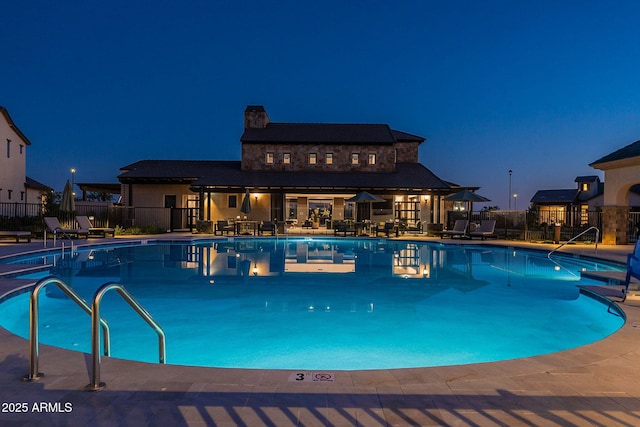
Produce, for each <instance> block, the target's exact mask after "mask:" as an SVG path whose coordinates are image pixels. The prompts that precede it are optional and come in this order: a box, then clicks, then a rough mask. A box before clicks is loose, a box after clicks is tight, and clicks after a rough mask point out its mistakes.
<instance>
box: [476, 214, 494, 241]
mask: <svg viewBox="0 0 640 427" xmlns="http://www.w3.org/2000/svg"><path fill="white" fill-rule="evenodd" d="M495 230H496V220H495V219H488V220H484V221H482V222H481V223H480V228H479V229H478V230H475V231H472V232H470V233H469V237H471V238H472V239H473V238H474V237H480V238H481V239H482V240H484V239H488V238H494V239H496V238H498V236H497V235H496V233H495Z"/></svg>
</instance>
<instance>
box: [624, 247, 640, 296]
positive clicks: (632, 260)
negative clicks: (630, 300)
mask: <svg viewBox="0 0 640 427" xmlns="http://www.w3.org/2000/svg"><path fill="white" fill-rule="evenodd" d="M632 277H633V278H635V279H640V240H636V245H635V246H634V248H633V252H632V253H630V254H628V255H627V276H626V277H625V280H624V297H623V299H622V301H624V300H625V299H627V293H628V292H629V282H631V278H632Z"/></svg>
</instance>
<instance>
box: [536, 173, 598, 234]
mask: <svg viewBox="0 0 640 427" xmlns="http://www.w3.org/2000/svg"><path fill="white" fill-rule="evenodd" d="M575 183H576V188H568V189H557V190H539V191H537V192H536V194H534V196H533V197H532V198H531V204H532V207H533V208H534V209H535V211H536V212H537V213H538V222H540V223H543V222H544V223H548V224H552V223H562V224H567V225H571V226H574V225H576V226H577V225H586V224H589V212H593V211H595V210H596V208H598V207H601V206H602V203H603V197H604V196H603V194H604V183H603V182H601V181H600V177H598V176H596V175H588V176H579V177H577V178H576V179H575Z"/></svg>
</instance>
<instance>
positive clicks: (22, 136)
mask: <svg viewBox="0 0 640 427" xmlns="http://www.w3.org/2000/svg"><path fill="white" fill-rule="evenodd" d="M0 114H2V115H3V116H4V119H5V120H6V121H7V124H8V125H9V127H10V128H11V129H13V131H14V132H15V133H17V134H18V136H19V137H20V139H22V141H24V143H25V144H26V145H31V141H29V138H27V137H26V136H25V134H23V133H22V131H21V130H20V129H18V126H16V124H15V123H14V122H13V119H12V118H11V116H10V115H9V112H8V111H7V109H6V108H5V107H3V106H1V105H0Z"/></svg>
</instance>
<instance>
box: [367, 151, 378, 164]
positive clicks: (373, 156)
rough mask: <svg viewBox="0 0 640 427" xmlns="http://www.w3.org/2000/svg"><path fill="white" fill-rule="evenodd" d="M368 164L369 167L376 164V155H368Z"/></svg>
mask: <svg viewBox="0 0 640 427" xmlns="http://www.w3.org/2000/svg"><path fill="white" fill-rule="evenodd" d="M369 164H370V165H375V164H376V153H369Z"/></svg>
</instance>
